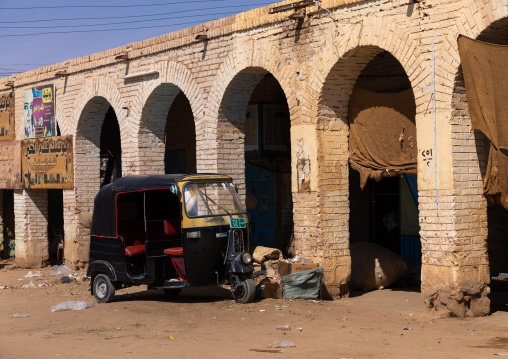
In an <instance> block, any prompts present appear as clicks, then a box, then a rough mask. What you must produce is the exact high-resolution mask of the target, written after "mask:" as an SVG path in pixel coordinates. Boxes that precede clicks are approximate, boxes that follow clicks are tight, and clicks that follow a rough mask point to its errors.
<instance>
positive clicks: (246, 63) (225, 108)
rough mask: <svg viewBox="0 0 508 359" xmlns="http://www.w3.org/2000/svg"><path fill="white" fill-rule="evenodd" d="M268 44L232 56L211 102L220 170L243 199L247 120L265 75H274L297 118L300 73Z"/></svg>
mask: <svg viewBox="0 0 508 359" xmlns="http://www.w3.org/2000/svg"><path fill="white" fill-rule="evenodd" d="M264 45H265V44H263V43H261V44H255V45H254V46H255V47H254V49H253V50H252V51H251V52H247V53H241V54H240V53H237V52H236V51H233V52H232V53H230V54H229V56H228V57H227V58H226V59H225V60H224V62H223V64H222V66H221V68H220V69H219V71H218V73H217V75H216V76H215V79H214V81H213V84H214V85H213V87H212V88H211V90H210V94H209V99H208V104H209V107H208V108H207V113H208V114H209V121H210V123H209V127H210V128H212V129H213V132H214V134H215V136H216V144H215V147H216V154H217V159H218V161H217V163H218V168H217V171H218V172H222V173H226V174H228V175H231V176H232V178H233V180H234V181H235V183H236V184H237V185H238V188H239V194H240V196H241V197H242V198H244V196H245V193H246V192H245V191H246V189H245V160H244V152H245V150H244V139H245V129H244V123H243V120H244V118H245V110H246V108H247V105H248V102H249V99H250V97H251V95H252V92H253V91H254V89H255V87H256V85H257V84H258V83H259V81H261V79H262V78H263V77H264V76H265V75H267V74H269V73H270V74H272V75H273V76H274V77H275V79H276V80H277V82H278V83H279V85H280V86H281V88H282V90H283V92H284V95H285V97H286V100H287V102H288V106H289V110H290V121H291V123H293V122H294V119H295V116H296V111H295V106H294V102H295V99H296V95H295V89H296V86H294V83H295V81H296V70H295V68H294V67H293V66H292V65H286V62H285V61H284V59H283V58H281V56H280V54H277V53H276V51H277V50H276V49H275V48H274V47H268V46H264ZM267 49H268V50H267ZM288 62H289V61H288ZM291 84H293V86H292V85H291Z"/></svg>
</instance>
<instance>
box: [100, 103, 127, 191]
mask: <svg viewBox="0 0 508 359" xmlns="http://www.w3.org/2000/svg"><path fill="white" fill-rule="evenodd" d="M121 176H122V145H121V141H120V126H119V125H118V120H117V118H116V114H115V110H114V109H113V107H110V108H109V109H108V112H106V116H105V117H104V122H103V123H102V127H101V138H100V178H101V186H104V185H106V184H108V183H111V182H113V181H114V180H115V179H117V178H119V177H121Z"/></svg>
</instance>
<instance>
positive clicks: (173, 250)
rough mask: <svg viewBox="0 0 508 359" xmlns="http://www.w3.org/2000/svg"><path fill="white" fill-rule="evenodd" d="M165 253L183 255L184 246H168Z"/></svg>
mask: <svg viewBox="0 0 508 359" xmlns="http://www.w3.org/2000/svg"><path fill="white" fill-rule="evenodd" d="M164 254H167V255H169V256H183V248H182V247H175V248H168V249H165V250H164Z"/></svg>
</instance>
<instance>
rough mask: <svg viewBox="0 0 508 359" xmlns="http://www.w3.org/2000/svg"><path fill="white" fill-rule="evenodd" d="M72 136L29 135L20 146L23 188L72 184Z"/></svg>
mask: <svg viewBox="0 0 508 359" xmlns="http://www.w3.org/2000/svg"><path fill="white" fill-rule="evenodd" d="M72 159H73V150H72V136H59V137H44V138H35V139H26V140H23V141H22V146H21V168H22V171H23V187H24V188H31V189H37V188H73V187H74V176H73V160H72Z"/></svg>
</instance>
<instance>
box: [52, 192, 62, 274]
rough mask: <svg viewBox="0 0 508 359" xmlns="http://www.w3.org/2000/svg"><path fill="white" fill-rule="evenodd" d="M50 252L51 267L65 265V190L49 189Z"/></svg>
mask: <svg viewBox="0 0 508 359" xmlns="http://www.w3.org/2000/svg"><path fill="white" fill-rule="evenodd" d="M48 240H49V243H48V251H49V253H48V254H49V262H50V264H51V265H54V264H61V263H63V259H64V258H63V246H64V215H63V190H61V189H48Z"/></svg>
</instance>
